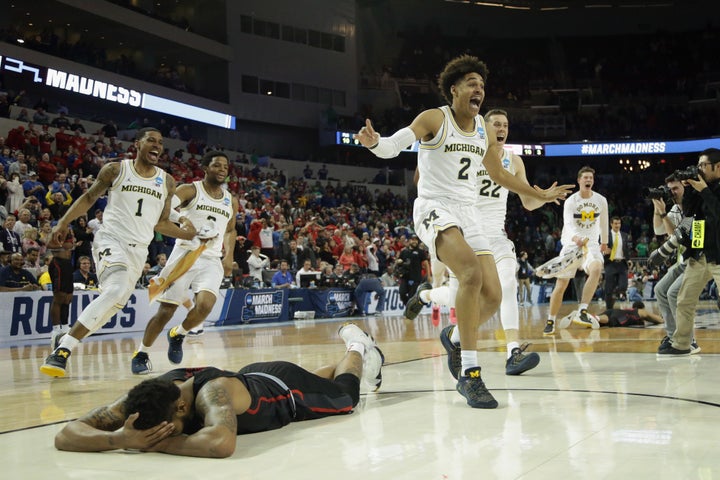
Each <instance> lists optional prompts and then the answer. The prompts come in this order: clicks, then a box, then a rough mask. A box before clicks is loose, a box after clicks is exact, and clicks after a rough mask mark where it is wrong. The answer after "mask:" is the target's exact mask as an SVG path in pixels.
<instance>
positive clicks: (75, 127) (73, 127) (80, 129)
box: [70, 118, 85, 133]
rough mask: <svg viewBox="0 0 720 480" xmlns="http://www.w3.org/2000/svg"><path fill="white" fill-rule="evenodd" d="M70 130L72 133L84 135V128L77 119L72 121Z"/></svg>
mask: <svg viewBox="0 0 720 480" xmlns="http://www.w3.org/2000/svg"><path fill="white" fill-rule="evenodd" d="M70 130H72V131H73V132H80V133H85V127H83V124H82V123H80V119H79V118H76V119H75V120H73V123H71V124H70Z"/></svg>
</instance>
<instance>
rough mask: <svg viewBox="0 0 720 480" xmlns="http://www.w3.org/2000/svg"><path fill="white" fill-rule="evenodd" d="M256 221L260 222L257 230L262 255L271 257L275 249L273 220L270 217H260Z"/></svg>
mask: <svg viewBox="0 0 720 480" xmlns="http://www.w3.org/2000/svg"><path fill="white" fill-rule="evenodd" d="M258 221H259V222H260V225H261V227H262V228H261V229H260V231H259V232H258V237H259V240H260V250H261V251H262V253H263V255H266V256H268V257H271V256H272V255H273V252H274V250H275V248H274V244H273V232H274V231H275V229H274V228H273V225H274V222H273V220H272V218H267V219H265V218H261V219H260V220H258Z"/></svg>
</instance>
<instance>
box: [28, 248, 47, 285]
mask: <svg viewBox="0 0 720 480" xmlns="http://www.w3.org/2000/svg"><path fill="white" fill-rule="evenodd" d="M22 268H24V269H25V270H27V271H28V272H30V273H32V275H33V277H35V278H40V275H42V274H43V273H44V272H46V271H47V266H46V265H45V264H43V263H42V262H40V250H39V249H38V248H37V247H30V248H28V249H27V251H26V252H25V263H24V264H23V267H22Z"/></svg>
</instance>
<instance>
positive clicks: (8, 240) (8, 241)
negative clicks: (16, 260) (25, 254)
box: [0, 215, 22, 253]
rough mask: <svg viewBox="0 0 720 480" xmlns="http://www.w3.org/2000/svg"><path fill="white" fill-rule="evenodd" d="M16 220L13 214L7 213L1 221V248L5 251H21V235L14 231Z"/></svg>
mask: <svg viewBox="0 0 720 480" xmlns="http://www.w3.org/2000/svg"><path fill="white" fill-rule="evenodd" d="M16 222H17V218H16V217H15V215H8V216H7V218H6V219H5V222H4V223H3V229H2V231H0V240H2V249H3V250H4V251H6V252H11V253H15V252H22V237H20V235H18V234H17V233H16V232H15V223H16Z"/></svg>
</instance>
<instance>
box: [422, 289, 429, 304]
mask: <svg viewBox="0 0 720 480" xmlns="http://www.w3.org/2000/svg"><path fill="white" fill-rule="evenodd" d="M430 292H432V289H430V290H423V291H422V292H420V300H421V301H422V302H423V303H430Z"/></svg>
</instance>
